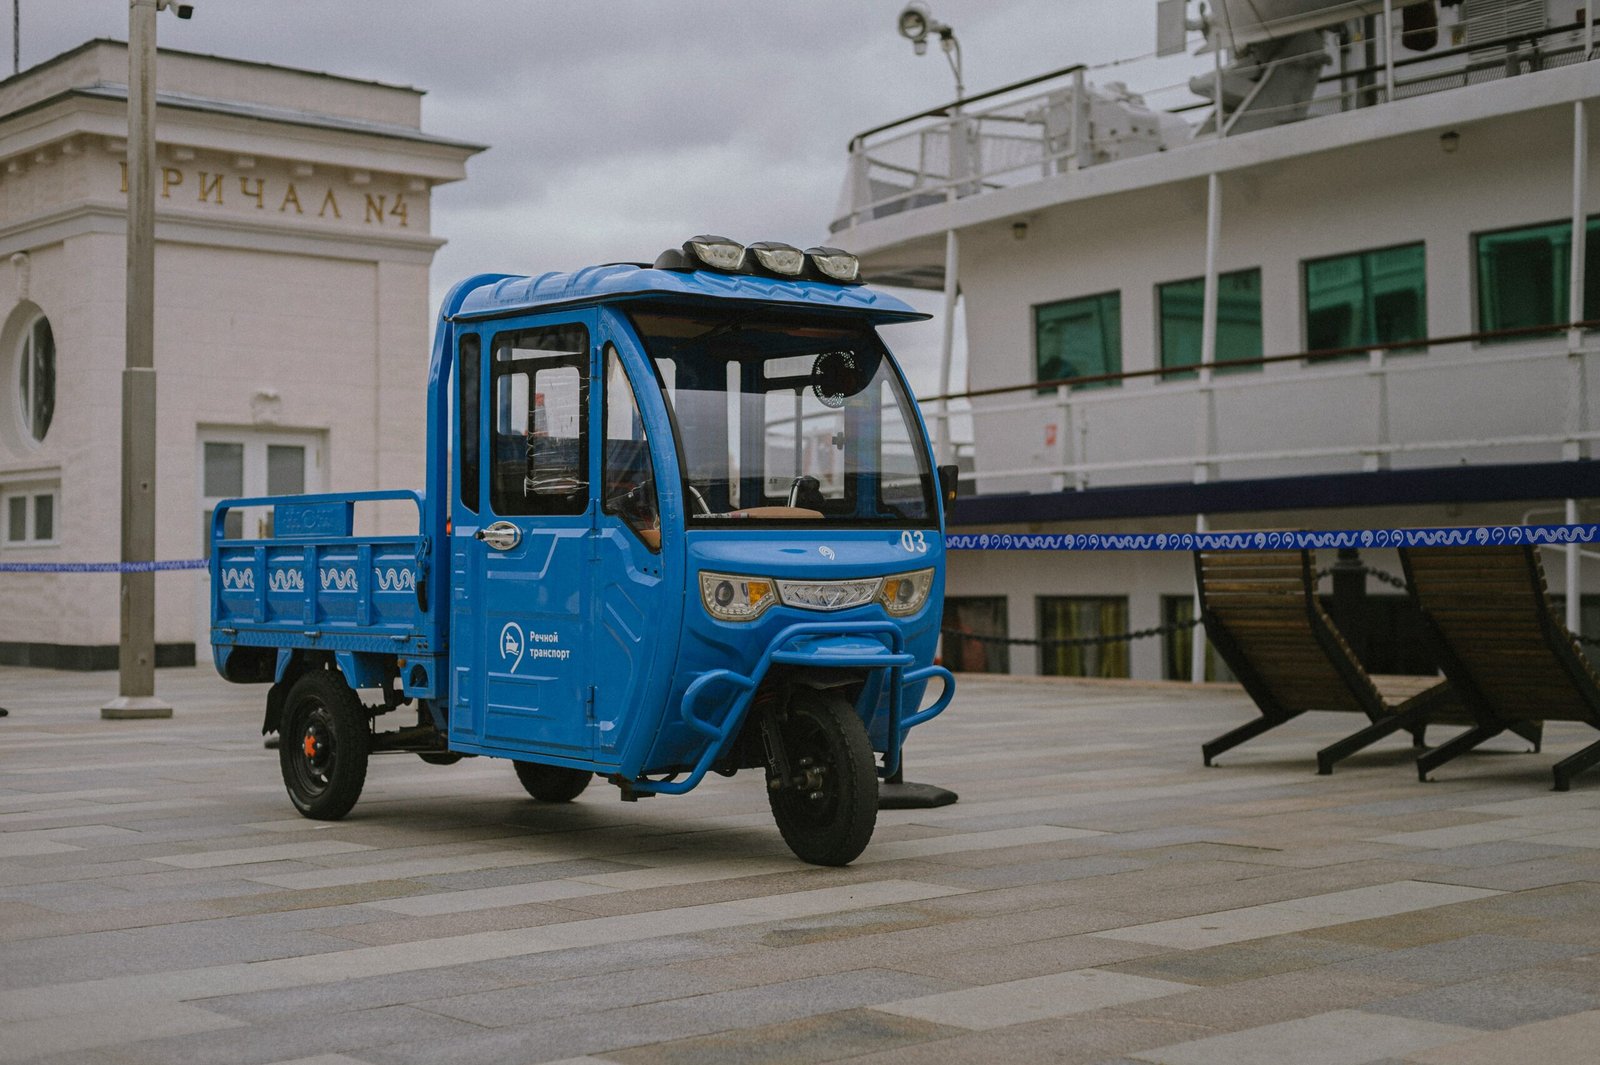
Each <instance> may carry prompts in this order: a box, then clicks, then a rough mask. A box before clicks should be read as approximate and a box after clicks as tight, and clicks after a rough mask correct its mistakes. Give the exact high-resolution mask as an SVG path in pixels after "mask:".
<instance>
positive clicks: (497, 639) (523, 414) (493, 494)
mask: <svg viewBox="0 0 1600 1065" xmlns="http://www.w3.org/2000/svg"><path fill="white" fill-rule="evenodd" d="M594 325H595V316H594V313H593V312H592V311H591V312H576V313H572V314H565V315H560V316H545V317H541V318H536V319H528V320H525V321H519V322H515V323H507V324H506V325H504V326H500V325H499V324H498V323H494V324H492V325H487V326H485V327H483V329H482V332H481V334H479V339H478V341H477V342H476V343H477V345H478V348H477V349H475V350H481V359H479V358H468V357H467V354H468V352H467V343H466V339H465V338H464V340H463V348H462V354H463V357H462V360H461V369H460V373H461V379H462V382H463V383H466V384H468V385H470V381H469V380H468V378H469V377H471V378H475V379H476V380H477V382H478V383H479V385H480V388H481V395H473V396H470V399H473V400H476V401H477V402H476V403H471V404H469V402H468V400H469V395H468V393H469V391H470V389H469V388H462V389H461V390H460V392H458V395H459V396H460V397H461V400H460V406H459V407H458V414H459V415H460V418H459V422H458V425H459V429H460V431H461V443H462V447H461V452H462V456H461V457H459V458H458V459H457V461H456V463H455V465H456V468H457V470H458V471H459V473H458V486H459V487H458V491H457V495H456V500H455V508H454V519H455V520H454V525H453V532H452V536H451V540H452V543H451V556H452V568H453V570H454V592H453V595H452V599H453V602H452V604H451V609H452V626H451V628H452V639H453V648H452V660H453V664H454V671H453V675H452V680H451V685H452V698H451V718H450V742H451V747H452V748H455V749H458V750H469V751H470V750H475V749H482V750H484V751H485V752H486V753H495V754H509V755H512V756H516V755H517V754H526V755H528V756H530V757H534V758H537V757H554V758H557V759H568V760H573V761H578V760H584V761H586V760H588V759H589V758H590V757H591V756H592V754H593V751H594V741H593V733H594V729H593V728H592V726H591V720H592V713H593V692H592V688H591V683H592V681H591V676H592V669H591V666H592V663H591V661H590V658H591V654H592V652H591V650H590V646H591V641H590V639H589V636H588V625H587V623H586V622H587V613H588V603H589V600H590V599H591V595H590V593H589V589H588V584H589V581H590V577H589V570H590V568H591V565H592V564H591V562H590V557H591V550H592V538H593V531H594V529H593V525H594V512H595V503H594V499H595V496H596V487H595V485H594V484H593V483H592V478H591V475H590V470H591V466H592V464H593V456H592V455H591V453H590V452H591V436H592V434H591V432H590V423H591V421H592V417H591V409H590V408H591V396H590V392H591V389H590V378H591V375H592V364H593V359H594V355H593V350H592V337H593V336H594ZM480 361H481V363H482V365H481V366H476V367H469V366H468V365H467V364H468V363H477V362H480ZM473 408H475V409H476V411H477V412H478V413H479V414H481V422H482V424H481V426H478V425H472V424H470V423H471V422H473V421H474V420H475V419H474V418H473V416H472V414H471V413H470V411H471V410H472V409H473ZM473 443H476V444H477V445H478V447H477V449H476V453H475V454H474V453H472V452H473V451H474V449H473V447H472V444H473ZM467 460H470V462H469V461H467ZM469 465H470V466H471V467H473V468H471V469H469V468H468V467H469ZM473 481H475V482H476V485H475V486H473V485H471V484H470V482H473ZM468 496H471V497H473V498H471V500H470V502H472V503H474V504H476V506H475V507H468V506H467V505H466V504H467V502H468V499H467V498H466V497H468Z"/></svg>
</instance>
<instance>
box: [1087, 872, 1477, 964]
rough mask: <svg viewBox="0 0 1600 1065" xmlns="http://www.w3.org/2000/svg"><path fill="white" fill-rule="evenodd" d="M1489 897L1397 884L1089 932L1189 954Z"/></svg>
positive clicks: (1436, 886) (1460, 889) (1434, 886)
mask: <svg viewBox="0 0 1600 1065" xmlns="http://www.w3.org/2000/svg"><path fill="white" fill-rule="evenodd" d="M1493 894H1496V892H1492V891H1488V890H1485V889H1482V888H1467V887H1458V886H1455V885H1450V884H1427V883H1420V882H1415V881H1410V882H1407V881H1401V882H1398V883H1394V884H1380V885H1376V886H1374V887H1370V888H1354V889H1351V890H1349V891H1338V892H1332V893H1329V894H1326V895H1313V896H1311V897H1309V898H1302V899H1288V900H1284V901H1282V902H1275V903H1268V904H1265V905H1261V906H1249V907H1244V908H1241V909H1237V910H1227V911H1223V912H1219V913H1209V914H1202V915H1200V916H1197V917H1183V918H1178V919H1176V920H1171V921H1157V922H1153V923H1150V924H1142V925H1131V926H1129V927H1127V928H1116V929H1108V930H1106V931H1102V932H1096V933H1094V934H1095V935H1101V936H1105V937H1107V938H1109V939H1131V940H1134V941H1136V942H1139V943H1152V944H1156V945H1160V946H1168V947H1177V948H1181V949H1190V950H1192V949H1195V948H1197V947H1214V946H1219V945H1221V944H1223V943H1237V942H1240V941H1242V940H1246V939H1260V938H1264V937H1266V936H1274V935H1282V934H1284V933H1288V932H1305V931H1309V930H1311V929H1314V928H1325V927H1327V926H1329V925H1336V924H1344V923H1347V922H1351V921H1360V920H1366V919H1369V918H1372V917H1378V916H1387V915H1392V914H1396V913H1406V912H1410V911H1412V910H1420V909H1426V908H1429V907H1433V906H1449V905H1452V904H1455V903H1459V902H1467V901H1470V900H1473V899H1479V898H1485V897H1487V896H1490V895H1493Z"/></svg>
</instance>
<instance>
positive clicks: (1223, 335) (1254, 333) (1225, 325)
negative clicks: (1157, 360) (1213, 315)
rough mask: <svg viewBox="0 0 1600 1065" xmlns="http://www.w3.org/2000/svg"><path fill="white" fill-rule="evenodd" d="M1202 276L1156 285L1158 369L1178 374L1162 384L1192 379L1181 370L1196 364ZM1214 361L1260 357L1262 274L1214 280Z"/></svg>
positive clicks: (1253, 272)
mask: <svg viewBox="0 0 1600 1065" xmlns="http://www.w3.org/2000/svg"><path fill="white" fill-rule="evenodd" d="M1205 294H1206V282H1205V278H1203V277H1193V278H1190V279H1189V280H1187V281H1173V282H1171V283H1169V284H1165V285H1157V286H1156V310H1157V313H1158V314H1159V316H1160V322H1159V324H1160V327H1161V365H1162V368H1163V369H1177V370H1178V372H1176V373H1167V374H1162V375H1161V377H1162V379H1163V380H1167V381H1172V380H1177V379H1180V378H1186V377H1195V376H1197V375H1196V373H1195V371H1193V370H1184V369H1182V368H1183V367H1186V366H1198V365H1199V364H1200V334H1201V328H1200V327H1201V316H1202V314H1203V312H1204V309H1205ZM1216 358H1217V361H1218V362H1223V361H1226V360H1228V359H1259V358H1261V271H1260V269H1259V268H1257V269H1251V270H1236V271H1234V272H1233V273H1231V274H1221V275H1219V276H1218V277H1217V354H1216ZM1259 369H1261V367H1259V366H1234V367H1224V368H1223V369H1221V370H1218V371H1217V372H1218V373H1238V372H1240V371H1241V370H1259Z"/></svg>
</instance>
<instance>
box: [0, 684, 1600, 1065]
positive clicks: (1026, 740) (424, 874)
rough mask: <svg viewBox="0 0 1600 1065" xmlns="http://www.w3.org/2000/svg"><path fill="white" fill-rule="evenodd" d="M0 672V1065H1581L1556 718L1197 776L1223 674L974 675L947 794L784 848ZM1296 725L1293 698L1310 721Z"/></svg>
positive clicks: (222, 709) (1233, 715)
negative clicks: (161, 714) (1530, 745)
mask: <svg viewBox="0 0 1600 1065" xmlns="http://www.w3.org/2000/svg"><path fill="white" fill-rule="evenodd" d="M160 684H161V690H162V693H163V694H164V695H165V696H167V697H168V698H170V699H171V700H172V701H173V702H175V703H176V704H177V705H178V707H179V711H178V714H177V716H176V717H175V718H174V719H172V720H170V721H147V722H102V721H101V720H100V719H99V717H98V714H97V712H96V711H95V709H94V707H96V706H98V705H99V702H100V701H102V700H103V699H104V698H105V697H106V696H108V695H109V694H111V691H112V688H113V687H114V678H113V677H111V676H109V675H106V674H90V675H82V674H78V675H73V674H61V673H48V672H43V671H34V670H22V669H0V705H5V706H7V707H9V708H10V709H11V716H10V717H9V718H6V719H4V720H0V1061H6V1062H14V1061H31V1062H39V1063H51V1065H68V1063H71V1065H103V1063H108V1062H116V1063H127V1065H182V1063H188V1062H193V1063H208V1065H210V1063H229V1065H255V1063H282V1062H294V1063H296V1065H360V1063H365V1065H422V1063H461V1065H470V1063H483V1065H522V1063H534V1062H551V1061H567V1062H573V1061H581V1062H589V1063H596V1062H600V1063H605V1062H611V1063H617V1065H657V1063H661V1065H677V1063H683V1065H719V1063H723V1062H729V1063H739V1065H768V1063H781V1062H804V1063H815V1062H832V1061H850V1062H856V1063H872V1065H914V1063H940V1065H943V1063H960V1062H985V1063H987V1062H997V1061H1006V1062H1035V1061H1039V1062H1086V1063H1087V1062H1104V1063H1120V1065H1128V1063H1145V1065H1149V1063H1167V1065H1255V1063H1261V1065H1281V1063H1297V1065H1298V1063H1305V1065H1355V1063H1359V1062H1414V1063H1428V1065H1480V1063H1507V1065H1509V1063H1519V1065H1520V1063H1524V1062H1536V1063H1538V1065H1561V1063H1566V1062H1574V1063H1576V1062H1584V1063H1591V1062H1594V1061H1596V1060H1600V779H1591V780H1584V779H1583V778H1580V781H1579V783H1578V785H1577V786H1576V787H1575V789H1574V790H1573V791H1572V792H1570V793H1567V794H1560V795H1558V794H1553V793H1551V792H1550V791H1549V790H1548V788H1549V785H1550V772H1549V767H1550V764H1551V762H1552V761H1553V760H1554V759H1555V758H1556V757H1559V755H1560V752H1563V751H1569V750H1572V749H1575V748H1576V747H1577V746H1578V745H1579V744H1581V743H1586V742H1588V741H1589V739H1591V738H1592V732H1590V731H1589V730H1586V729H1581V728H1577V727H1566V726H1551V727H1550V729H1549V736H1548V739H1547V749H1546V753H1544V754H1539V755H1535V754H1529V753H1526V752H1524V751H1521V750H1519V749H1518V746H1517V744H1515V743H1513V742H1502V741H1496V742H1497V744H1498V746H1497V747H1495V748H1494V749H1491V750H1488V751H1485V752H1483V753H1479V754H1476V755H1472V756H1469V757H1468V758H1466V759H1463V760H1461V761H1458V762H1456V763H1453V764H1452V765H1450V766H1448V767H1446V768H1445V769H1444V770H1443V771H1441V772H1440V773H1439V774H1438V775H1439V777H1440V778H1441V779H1440V780H1439V781H1438V782H1436V783H1433V784H1427V785H1423V784H1419V783H1417V781H1416V778H1415V774H1414V772H1413V771H1412V768H1411V763H1410V754H1409V750H1408V748H1407V747H1406V746H1405V745H1404V744H1403V743H1402V742H1401V741H1399V740H1392V741H1389V743H1388V744H1387V745H1386V746H1384V747H1383V748H1381V749H1379V750H1377V751H1372V752H1368V753H1366V754H1363V755H1358V756H1357V757H1355V758H1354V759H1351V760H1350V761H1348V762H1346V763H1344V764H1343V765H1342V766H1341V767H1340V768H1339V770H1338V772H1337V773H1335V774H1334V775H1333V776H1332V777H1318V776H1316V775H1315V773H1314V772H1313V761H1312V753H1313V752H1314V750H1315V749H1316V748H1317V747H1318V746H1319V745H1321V744H1324V743H1326V742H1328V741H1330V740H1332V739H1333V738H1335V737H1337V736H1339V735H1341V734H1343V733H1344V732H1346V731H1350V730H1351V729H1353V727H1354V722H1352V721H1351V720H1349V719H1348V718H1338V717H1333V716H1322V717H1320V718H1318V719H1316V720H1309V719H1305V718H1303V719H1300V720H1297V721H1295V722H1292V723H1291V724H1289V725H1288V726H1285V727H1284V728H1281V729H1279V730H1278V731H1277V732H1275V733H1271V734H1268V735H1267V736H1265V737H1263V738H1261V739H1259V740H1257V741H1255V742H1254V743H1252V744H1250V745H1247V746H1245V747H1243V748H1241V749H1239V750H1237V751H1235V752H1233V753H1232V754H1231V755H1230V756H1228V757H1226V758H1224V759H1223V764H1221V765H1219V766H1217V767H1215V768H1212V769H1205V768H1203V767H1202V766H1201V764H1200V756H1199V745H1200V742H1201V741H1202V740H1203V739H1206V738H1209V737H1210V736H1211V735H1214V734H1215V733H1217V732H1220V731H1222V730H1223V729H1224V728H1225V727H1227V726H1230V725H1232V724H1236V723H1238V722H1241V721H1244V720H1246V719H1247V718H1248V717H1249V716H1251V715H1252V714H1253V713H1254V710H1253V708H1252V707H1250V705H1249V704H1248V702H1247V701H1246V700H1245V699H1244V697H1243V696H1242V695H1240V694H1239V692H1238V691H1237V689H1233V688H1229V687H1223V686H1213V687H1208V688H1205V689H1202V690H1198V691H1197V690H1194V689H1190V688H1187V687H1184V686H1177V685H1170V686H1161V685H1134V684H1115V683H1099V684H1096V683H1089V682H1054V681H1043V680H1029V679H1005V680H999V679H986V678H981V677H968V678H965V679H964V683H963V687H962V689H961V694H960V696H959V698H958V700H957V702H956V705H955V706H954V708H953V709H952V710H951V711H950V712H949V713H947V714H946V715H945V717H944V718H942V719H941V720H940V721H938V722H935V723H934V724H932V725H930V726H928V727H926V728H924V729H921V730H919V731H918V733H917V734H916V735H915V736H914V738H913V742H912V744H911V746H910V749H909V756H908V764H909V767H910V770H911V773H910V775H911V776H912V778H913V779H921V780H926V781H930V782H934V783H939V784H945V785H948V786H951V787H954V788H956V789H958V790H959V791H960V792H961V794H962V800H961V802H960V804H959V805H956V806H953V807H947V808H944V809H941V810H933V811H886V812H884V813H883V814H882V816H881V817H880V819H879V824H878V832H877V836H876V837H875V839H874V842H873V844H872V846H871V847H869V848H868V850H867V852H866V854H865V855H863V857H862V858H861V859H860V860H859V861H858V862H857V863H856V864H855V865H853V866H852V867H850V868H848V869H842V870H829V869H819V868H812V867H808V866H805V865H802V864H800V863H799V862H797V861H795V860H794V859H792V858H791V857H790V856H789V854H788V852H787V850H786V849H785V848H784V846H783V844H782V842H781V840H780V839H779V837H778V834H777V832H776V830H775V829H774V828H773V827H772V824H771V821H770V818H769V815H768V814H767V812H766V808H765V802H764V800H763V797H762V793H761V788H760V785H759V779H758V777H757V776H756V775H755V774H746V775H741V776H740V777H739V778H737V779H735V780H731V781H728V780H721V779H713V780H712V781H710V782H708V783H707V784H706V785H705V786H704V787H702V788H700V789H699V790H698V791H696V792H695V793H694V794H692V795H689V796H686V797H683V798H657V799H652V800H649V801H647V802H642V803H638V804H632V805H625V804H622V803H620V802H617V801H615V798H614V793H612V792H611V790H610V789H609V788H608V787H605V786H598V787H594V788H591V789H590V791H589V793H588V794H586V795H585V796H584V797H583V798H582V799H581V800H580V801H579V802H577V803H574V804H572V805H570V806H559V807H549V806H541V805H539V804H537V803H534V802H533V801H531V800H529V799H527V798H526V797H525V796H524V795H523V793H522V791H521V789H520V787H519V786H518V784H517V782H516V780H515V778H514V777H513V775H512V773H511V770H510V767H509V766H508V765H507V764H505V763H503V762H498V761H493V760H489V759H480V760H474V761H467V762H463V763H462V764H460V765H457V766H453V767H450V768H438V767H432V766H427V765H424V764H422V763H421V762H420V761H418V760H416V759H414V758H411V757H410V756H389V757H384V758H380V759H375V760H374V763H373V767H372V772H371V774H370V776H369V779H368V785H367V790H366V794H365V796H364V798H363V800H362V802H361V804H360V805H358V806H357V807H356V809H355V811H354V813H352V814H351V816H350V817H349V818H347V819H346V820H344V821H342V822H339V823H337V824H326V823H319V822H313V821H307V820H303V819H301V818H300V817H298V816H296V815H295V814H294V812H293V811H292V809H291V808H290V806H289V803H288V800H287V799H286V798H285V797H284V795H283V791H282V785H281V782H280V781H279V778H278V768H277V763H276V756H275V755H274V754H273V753H272V752H268V751H264V750H262V748H261V741H260V739H259V737H258V736H257V734H256V729H257V723H258V721H259V714H260V710H259V700H260V698H261V695H262V692H261V689H257V688H242V687H230V686H228V685H225V684H223V683H221V682H220V681H219V680H217V679H216V678H215V676H213V675H211V674H210V671H209V670H207V669H195V670H176V671H163V672H162V674H161V677H160ZM1311 717H1316V715H1311Z"/></svg>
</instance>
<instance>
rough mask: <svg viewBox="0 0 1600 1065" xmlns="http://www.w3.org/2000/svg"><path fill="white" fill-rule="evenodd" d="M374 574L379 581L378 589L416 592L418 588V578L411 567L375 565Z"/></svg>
mask: <svg viewBox="0 0 1600 1065" xmlns="http://www.w3.org/2000/svg"><path fill="white" fill-rule="evenodd" d="M372 575H373V577H375V578H376V579H377V581H378V590H379V591H383V592H414V591H416V590H417V578H416V575H415V574H413V573H412V572H411V570H410V568H409V567H405V566H390V567H389V568H388V569H378V568H377V567H373V570H372Z"/></svg>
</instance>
